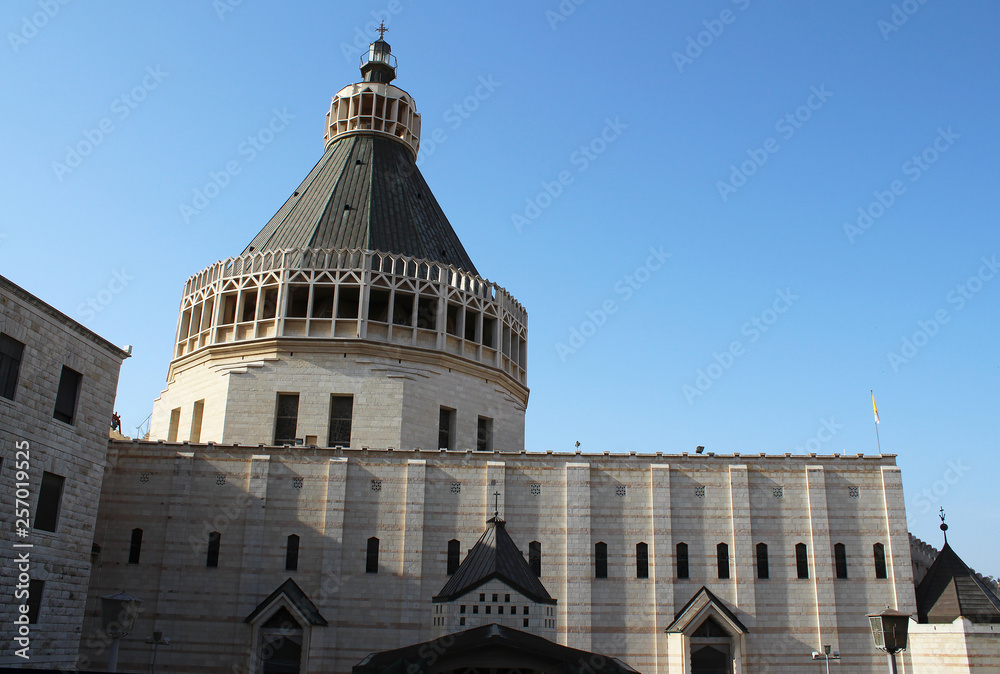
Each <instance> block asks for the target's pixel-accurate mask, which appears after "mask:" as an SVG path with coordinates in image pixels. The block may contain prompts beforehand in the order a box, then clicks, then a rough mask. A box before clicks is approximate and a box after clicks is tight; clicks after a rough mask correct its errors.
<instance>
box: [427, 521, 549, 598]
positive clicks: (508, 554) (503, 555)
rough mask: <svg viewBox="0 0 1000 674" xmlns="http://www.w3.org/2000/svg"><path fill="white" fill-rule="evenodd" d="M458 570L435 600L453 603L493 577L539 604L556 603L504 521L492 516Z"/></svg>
mask: <svg viewBox="0 0 1000 674" xmlns="http://www.w3.org/2000/svg"><path fill="white" fill-rule="evenodd" d="M487 524H489V526H488V527H487V529H486V531H485V532H484V533H483V535H482V536H480V538H479V540H478V541H477V542H476V544H475V545H474V546H472V549H471V550H469V554H468V555H466V556H465V560H464V561H463V562H462V563H461V564H460V565H459V567H458V570H456V571H455V573H454V575H452V577H451V578H450V579H449V580H448V582H447V583H445V586H444V587H443V588H441V592H439V593H438V595H437V596H436V597H434V601H436V602H442V601H453V600H455V599H458V598H459V597H461V596H462V595H464V594H466V593H468V592H471V591H472V590H474V589H476V588H477V587H479V586H480V585H482V584H483V583H486V582H488V581H490V580H493V579H494V578H496V579H498V580H500V581H502V582H504V583H505V584H507V585H508V586H509V587H510V588H511V589H513V590H517V591H518V592H520V593H521V594H522V595H524V596H525V597H528V598H529V599H531V600H532V601H536V602H538V603H539V604H555V603H556V600H555V599H553V598H552V597H551V596H549V593H548V591H547V590H546V589H545V586H544V585H542V581H540V580H539V579H538V576H536V575H535V574H534V572H533V571H532V570H531V567H530V566H528V562H526V561H525V559H524V555H522V554H521V551H520V550H518V549H517V546H516V545H514V541H513V540H511V538H510V535H508V534H507V529H506V528H505V526H504V521H503V520H501V519H499V518H497V517H493V518H491V519H490V520H489V522H488V523H487Z"/></svg>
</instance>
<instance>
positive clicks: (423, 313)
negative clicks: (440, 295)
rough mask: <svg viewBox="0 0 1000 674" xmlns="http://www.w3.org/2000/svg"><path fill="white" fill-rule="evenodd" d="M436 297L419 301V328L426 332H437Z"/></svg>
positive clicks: (421, 298) (423, 298) (422, 298)
mask: <svg viewBox="0 0 1000 674" xmlns="http://www.w3.org/2000/svg"><path fill="white" fill-rule="evenodd" d="M437 307H438V301H437V298H436V297H420V298H419V299H418V300H417V327H418V328H422V329H424V330H437V313H438V312H437Z"/></svg>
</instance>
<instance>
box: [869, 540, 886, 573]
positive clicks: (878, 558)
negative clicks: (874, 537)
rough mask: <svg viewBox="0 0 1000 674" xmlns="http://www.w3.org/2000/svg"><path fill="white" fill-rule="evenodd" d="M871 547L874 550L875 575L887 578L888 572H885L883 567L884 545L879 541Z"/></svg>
mask: <svg viewBox="0 0 1000 674" xmlns="http://www.w3.org/2000/svg"><path fill="white" fill-rule="evenodd" d="M872 549H873V551H874V552H875V577H876V578H888V577H889V574H887V573H886V568H885V546H884V545H882V544H881V543H876V544H875V545H874V546H873V547H872Z"/></svg>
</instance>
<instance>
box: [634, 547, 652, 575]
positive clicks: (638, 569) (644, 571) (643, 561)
mask: <svg viewBox="0 0 1000 674" xmlns="http://www.w3.org/2000/svg"><path fill="white" fill-rule="evenodd" d="M635 577H636V578H649V548H648V547H647V546H646V544H645V543H636V545H635Z"/></svg>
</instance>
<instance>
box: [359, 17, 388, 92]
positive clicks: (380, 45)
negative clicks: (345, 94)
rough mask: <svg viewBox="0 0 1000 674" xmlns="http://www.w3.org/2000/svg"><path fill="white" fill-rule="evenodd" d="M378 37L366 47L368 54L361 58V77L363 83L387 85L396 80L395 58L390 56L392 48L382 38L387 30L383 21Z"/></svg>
mask: <svg viewBox="0 0 1000 674" xmlns="http://www.w3.org/2000/svg"><path fill="white" fill-rule="evenodd" d="M376 30H378V33H379V37H378V39H377V40H375V41H374V42H372V43H371V44H370V45H368V53H367V54H366V55H365V56H362V57H361V76H362V77H363V78H364V81H365V82H381V83H383V84H388V83H389V82H392V81H393V80H394V79H396V57H395V56H393V55H392V47H390V46H389V43H388V42H386V41H385V39H384V36H385V33H386V31H388V30H389V29H388V28H386V27H385V21H383V22H382V25H381V26H379V27H378V28H377V29H376Z"/></svg>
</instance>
